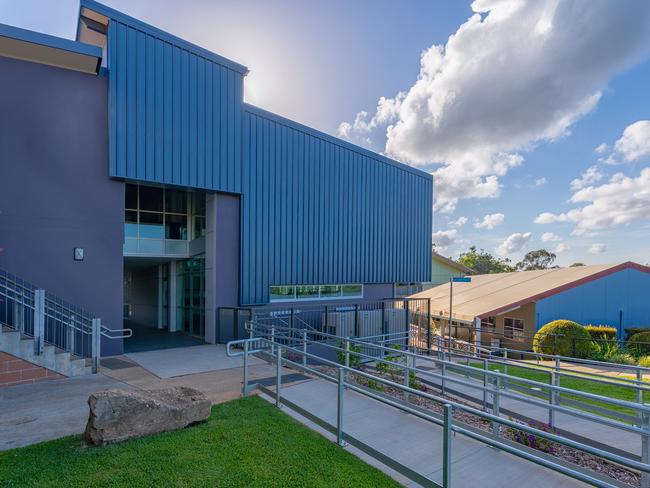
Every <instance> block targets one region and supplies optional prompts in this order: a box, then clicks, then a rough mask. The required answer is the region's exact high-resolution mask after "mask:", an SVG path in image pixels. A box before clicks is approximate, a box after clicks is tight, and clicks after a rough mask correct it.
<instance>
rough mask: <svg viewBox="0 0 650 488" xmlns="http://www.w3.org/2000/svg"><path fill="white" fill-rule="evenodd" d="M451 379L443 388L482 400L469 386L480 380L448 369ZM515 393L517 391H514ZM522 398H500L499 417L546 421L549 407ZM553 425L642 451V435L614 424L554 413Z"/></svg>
mask: <svg viewBox="0 0 650 488" xmlns="http://www.w3.org/2000/svg"><path fill="white" fill-rule="evenodd" d="M432 364H433V363H432V362H430V361H426V360H421V361H418V363H417V365H418V367H420V368H423V369H424V368H430V367H431V365H432ZM432 372H435V373H438V374H439V373H440V370H439V369H437V368H436V369H433V370H432ZM447 375H448V376H449V377H450V378H454V379H457V380H461V383H458V382H447V383H446V387H447V388H448V389H449V390H455V391H457V392H459V393H462V394H463V395H464V396H466V397H469V398H473V399H474V401H475V402H476V403H477V404H482V402H483V392H482V391H481V390H479V389H477V388H475V387H473V386H472V385H477V386H483V382H482V381H480V382H479V381H477V380H475V379H472V378H467V377H466V376H464V375H461V374H457V373H450V372H447ZM423 378H425V379H426V380H427V381H429V382H431V383H433V384H434V385H438V386H439V385H440V379H438V378H433V377H427V376H423ZM513 393H517V392H513ZM521 396H522V397H523V398H522V400H518V399H513V398H506V397H503V396H502V397H501V399H500V407H501V409H502V416H503V417H507V416H508V415H509V412H507V411H510V412H515V413H517V414H520V415H522V416H525V417H527V418H531V419H535V420H538V421H540V422H543V423H548V409H546V408H543V407H541V406H537V405H532V404H531V403H530V402H528V401H527V399H526V397H525V396H524V395H521ZM490 401H491V396H490V395H488V402H490ZM504 410H505V411H504ZM555 424H556V426H557V428H558V429H561V430H564V431H566V432H567V433H572V434H575V435H578V436H581V437H585V438H587V439H592V440H593V441H595V442H598V443H600V444H602V445H603V446H610V447H612V448H614V449H617V450H619V451H622V452H624V453H629V454H632V455H640V454H641V437H640V436H639V435H638V434H635V433H633V432H628V431H624V430H621V429H617V428H614V427H609V426H605V425H602V424H600V423H597V422H593V421H590V420H586V419H582V418H579V417H576V416H573V415H568V414H565V413H559V412H556V414H555Z"/></svg>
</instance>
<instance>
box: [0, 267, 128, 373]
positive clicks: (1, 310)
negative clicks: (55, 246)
mask: <svg viewBox="0 0 650 488" xmlns="http://www.w3.org/2000/svg"><path fill="white" fill-rule="evenodd" d="M0 326H2V327H7V328H9V329H12V330H16V331H19V332H20V333H21V335H23V336H26V337H31V338H33V339H34V353H35V354H36V355H41V354H43V348H44V346H45V345H46V344H48V345H51V346H54V347H56V348H57V349H60V350H62V351H65V352H69V353H70V354H72V355H74V356H77V357H79V358H90V359H91V360H92V368H93V372H97V370H98V368H99V362H100V358H101V338H102V337H105V338H107V339H122V338H128V337H130V336H131V335H132V333H133V332H132V331H131V330H130V329H109V328H107V327H106V326H104V325H102V323H101V320H100V319H99V318H97V317H94V316H93V315H92V314H90V313H89V312H87V311H86V310H83V309H82V308H80V307H77V306H75V305H72V304H70V303H68V302H66V301H65V300H62V299H61V298H59V297H57V296H55V295H53V294H52V293H50V292H48V291H46V290H43V289H39V288H37V287H36V286H34V285H32V284H31V283H29V282H27V281H25V280H23V279H21V278H20V277H18V276H16V275H14V274H12V273H9V272H8V271H5V270H3V269H0Z"/></svg>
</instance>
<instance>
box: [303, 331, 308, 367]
mask: <svg viewBox="0 0 650 488" xmlns="http://www.w3.org/2000/svg"><path fill="white" fill-rule="evenodd" d="M302 365H303V367H305V368H306V367H307V331H306V330H303V331H302Z"/></svg>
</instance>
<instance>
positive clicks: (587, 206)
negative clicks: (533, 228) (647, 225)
mask: <svg viewBox="0 0 650 488" xmlns="http://www.w3.org/2000/svg"><path fill="white" fill-rule="evenodd" d="M569 201H570V202H571V203H576V204H583V206H581V207H576V208H573V209H571V210H569V211H568V212H565V213H560V214H553V213H550V212H544V213H541V214H539V215H538V216H537V218H536V219H535V223H537V224H551V223H556V222H571V223H573V224H575V226H574V229H573V233H574V234H578V235H579V234H584V233H585V232H587V231H593V230H599V229H607V228H610V227H613V226H616V225H622V224H629V223H631V222H635V221H639V220H650V168H644V169H643V170H641V172H640V173H639V176H637V177H629V176H625V175H624V174H623V173H616V174H615V175H614V176H612V177H611V178H610V180H609V181H608V182H607V183H605V184H603V185H600V186H589V187H587V188H582V189H581V190H578V191H576V192H575V193H574V194H573V196H572V197H571V199H570V200H569Z"/></svg>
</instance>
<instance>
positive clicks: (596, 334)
mask: <svg viewBox="0 0 650 488" xmlns="http://www.w3.org/2000/svg"><path fill="white" fill-rule="evenodd" d="M584 329H585V330H586V331H587V332H589V335H590V336H591V338H592V339H594V340H596V341H613V340H615V339H616V327H610V326H608V325H585V327H584Z"/></svg>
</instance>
